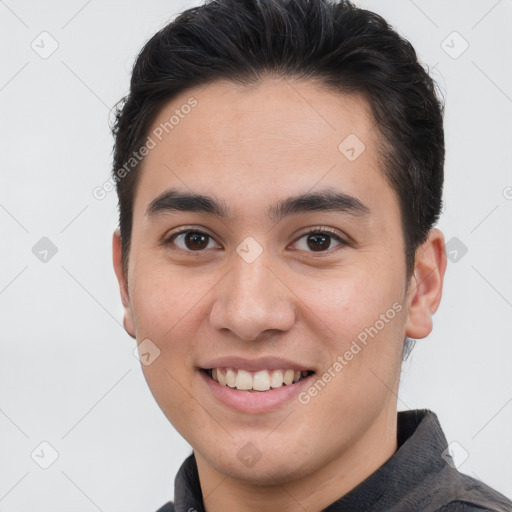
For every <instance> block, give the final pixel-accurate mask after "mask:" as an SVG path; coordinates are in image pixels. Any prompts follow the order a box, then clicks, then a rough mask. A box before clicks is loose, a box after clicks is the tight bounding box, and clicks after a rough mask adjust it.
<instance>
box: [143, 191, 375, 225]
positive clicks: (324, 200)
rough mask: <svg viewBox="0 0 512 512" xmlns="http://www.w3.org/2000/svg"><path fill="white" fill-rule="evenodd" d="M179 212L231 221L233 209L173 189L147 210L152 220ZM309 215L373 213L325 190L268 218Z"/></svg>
mask: <svg viewBox="0 0 512 512" xmlns="http://www.w3.org/2000/svg"><path fill="white" fill-rule="evenodd" d="M175 211H179V212H196V213H206V214H210V215H215V216H216V217H219V218H220V219H224V220H230V219H231V215H230V212H229V208H228V206H227V204H226V203H225V202H224V201H219V200H218V199H215V198H214V197H210V196H207V195H203V194H194V193H190V192H181V191H179V190H177V189H169V190H166V191H165V192H163V193H162V194H160V195H159V196H158V197H157V198H156V199H154V200H153V201H151V203H150V204H149V206H148V208H147V210H146V212H147V215H148V216H150V217H152V216H155V215H158V214H161V213H169V212H175ZM308 212H335V213H345V214H349V215H355V216H365V215H368V214H369V213H370V209H369V208H368V207H367V206H366V205H365V204H364V203H362V202H361V201H360V200H359V199H357V198H356V197H354V196H351V195H348V194H345V193H343V192H339V191H335V190H332V189H325V190H321V191H319V192H307V193H304V194H300V195H298V196H292V197H288V198H287V199H283V200H281V201H278V202H277V203H276V204H275V205H273V206H272V207H271V208H270V209H269V212H268V216H269V218H270V219H271V220H272V221H274V222H280V221H281V220H282V219H284V218H285V217H288V216H291V215H298V214H304V213H308Z"/></svg>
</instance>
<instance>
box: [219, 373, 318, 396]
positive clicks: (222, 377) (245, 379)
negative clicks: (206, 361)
mask: <svg viewBox="0 0 512 512" xmlns="http://www.w3.org/2000/svg"><path fill="white" fill-rule="evenodd" d="M210 375H211V377H212V379H213V380H215V381H217V382H218V383H219V384H221V385H222V386H226V385H227V386H229V387H230V388H236V389H241V390H250V389H254V390H256V391H267V390H268V389H270V388H279V387H281V386H282V385H283V383H284V384H286V385H290V384H292V383H294V382H297V381H299V380H300V379H301V378H302V377H305V376H307V375H308V372H307V371H302V372H301V371H300V370H260V371H257V372H248V371H246V370H238V369H236V368H213V369H212V370H211V373H210Z"/></svg>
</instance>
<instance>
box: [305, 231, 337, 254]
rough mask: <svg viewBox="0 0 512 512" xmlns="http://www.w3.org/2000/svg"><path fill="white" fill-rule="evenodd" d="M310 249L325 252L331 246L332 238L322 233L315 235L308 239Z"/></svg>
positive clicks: (309, 236)
mask: <svg viewBox="0 0 512 512" xmlns="http://www.w3.org/2000/svg"><path fill="white" fill-rule="evenodd" d="M307 244H308V247H309V248H310V249H311V250H313V251H324V250H327V249H329V246H330V245H331V236H330V235H324V234H322V233H313V234H311V235H308V237H307Z"/></svg>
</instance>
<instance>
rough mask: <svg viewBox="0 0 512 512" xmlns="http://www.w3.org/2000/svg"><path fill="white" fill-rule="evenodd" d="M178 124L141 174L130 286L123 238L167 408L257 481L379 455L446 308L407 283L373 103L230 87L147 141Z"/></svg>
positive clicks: (308, 89)
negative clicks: (436, 317) (435, 316)
mask: <svg viewBox="0 0 512 512" xmlns="http://www.w3.org/2000/svg"><path fill="white" fill-rule="evenodd" d="M191 98H193V100H191ZM194 102H196V103H194ZM192 103H194V107H193V108H184V105H187V104H189V105H192ZM177 111H179V112H180V113H181V115H178V117H179V122H177V123H176V124H173V126H172V130H171V129H169V127H168V131H169V133H168V134H167V135H165V130H164V132H163V134H164V135H165V136H161V139H162V140H161V141H159V140H158V137H155V136H153V139H154V140H155V142H156V145H155V147H154V148H152V149H151V150H150V152H149V154H148V155H147V156H146V157H145V159H144V161H143V164H142V167H141V171H140V172H141V175H140V180H139V183H138V186H137V191H136V195H135V201H134V210H133V231H132V239H131V249H130V254H129V262H128V270H127V274H126V275H124V274H123V273H122V270H121V264H120V245H119V239H118V237H117V235H116V236H115V237H114V260H115V266H116V271H117V275H118V278H119V280H120V284H121V290H122V296H123V302H124V305H125V311H126V313H125V327H126V329H127V330H128V332H129V333H130V334H132V335H133V336H134V337H136V338H137V343H139V344H141V345H140V347H143V349H142V352H143V353H146V354H151V355H146V356H145V357H146V359H147V362H150V361H151V360H152V359H153V358H154V357H155V356H158V357H156V358H155V359H154V361H152V362H151V364H147V365H143V366H142V368H143V371H144V375H145V377H146V380H147V382H148V384H149V387H150V388H151V391H152V393H153V395H154V397H155V399H156V401H157V402H158V404H159V406H160V407H161V409H162V410H163V412H164V413H165V415H166V416H167V418H168V419H169V421H170V422H171V423H172V424H173V425H174V427H175V428H176V429H177V430H178V431H179V432H180V433H181V435H182V436H183V437H184V438H185V439H186V440H187V442H188V443H189V444H190V445H191V446H192V448H193V449H194V451H195V454H196V458H197V460H198V464H201V465H202V467H208V468H209V469H210V470H211V471H216V472H219V473H222V474H231V476H233V477H235V478H239V479H241V480H244V481H247V482H253V483H265V482H266V483H274V484H275V483H277V482H286V481H290V480H292V479H296V478H299V477H301V476H304V475H308V474H312V473H314V472H315V471H317V470H318V469H319V468H322V467H325V466H326V465H328V464H329V463H331V462H333V461H335V460H338V459H340V458H343V457H345V456H348V454H349V453H350V452H351V451H352V452H353V451H354V450H355V448H356V447H363V446H366V447H367V448H368V443H366V445H365V439H367V438H368V437H369V436H370V435H371V432H374V431H376V429H377V426H379V425H380V426H383V425H385V424H388V423H389V420H390V418H392V417H393V416H394V415H395V414H396V396H395V393H396V391H397V389H398V381H399V375H400V364H401V351H402V345H403V340H404V336H405V335H406V334H408V335H412V336H414V337H422V335H426V333H427V331H429V326H428V325H427V324H428V322H429V321H428V319H427V320H425V319H426V318H427V317H429V314H430V313H431V312H432V310H435V307H436V306H437V304H436V303H435V300H433V299H432V297H433V296H434V295H436V294H435V293H434V292H433V291H432V290H430V288H429V287H428V286H427V284H428V282H429V281H428V280H427V281H426V283H427V284H425V283H424V284H423V285H422V286H423V288H421V287H419V288H418V286H415V284H416V285H417V283H415V279H417V277H418V274H417V275H415V276H413V277H412V278H411V282H410V283H408V281H407V278H406V273H405V256H404V240H403V233H402V229H401V221H400V209H399V205H398V202H397V199H396V196H395V193H394V191H393V190H392V188H391V187H390V185H389V184H388V182H387V181H386V179H385V177H384V174H383V171H382V167H381V164H380V155H379V133H378V132H377V130H376V128H375V124H374V122H373V119H372V117H371V112H370V109H369V106H368V104H367V102H366V101H365V100H364V99H363V98H362V97H360V96H356V95H350V96H349V95H343V94H340V93H339V92H332V91H329V90H326V89H324V88H322V87H321V86H320V85H318V84H314V83H312V82H300V81H293V80H287V81H285V80H278V79H270V78H269V79H265V80H264V81H262V82H260V83H259V84H258V85H257V86H251V87H247V86H238V85H235V84H232V83H230V82H223V81H219V82H215V83H213V84H211V85H209V86H208V87H207V88H203V89H199V88H198V89H190V90H188V91H186V92H185V93H183V94H182V95H181V96H179V97H177V98H174V99H173V101H172V102H171V103H169V104H168V105H166V106H165V107H164V108H163V109H162V110H161V112H160V113H159V115H158V117H157V118H156V119H155V121H154V124H153V126H152V128H151V130H150V132H149V135H151V134H152V133H153V134H154V133H159V134H160V132H161V131H162V130H161V126H163V124H164V123H165V122H168V121H169V119H170V118H171V116H173V114H177ZM159 127H160V131H158V130H159ZM155 130H157V131H156V132H155ZM184 195H185V196H186V197H184ZM197 196H204V197H202V198H198V197H197ZM427 252H428V251H427ZM427 252H425V254H427ZM434 252H435V251H434ZM429 254H433V252H432V251H431V252H430V253H429ZM426 259H427V260H428V259H429V258H426ZM430 260H432V258H430ZM430 260H429V261H430ZM427 266H428V265H426V267H427ZM431 266H433V264H432V265H431ZM426 267H425V268H426ZM425 275H426V271H425ZM429 279H432V277H430V278H429ZM418 290H420V291H421V290H422V291H423V294H424V295H427V296H429V297H431V298H430V299H428V300H427V299H424V300H423V302H421V300H422V299H421V297H420V298H418V294H416V295H415V293H416V292H417V291H418ZM429 294H430V295H429ZM419 295H421V293H420V294H419ZM437 295H439V293H437ZM437 295H436V297H437ZM418 304H419V305H418ZM415 308H416V309H417V310H418V308H419V313H418V311H416V313H415V312H414V311H415ZM427 310H429V311H427ZM158 351H159V352H158ZM211 370H213V371H211ZM303 372H304V373H303ZM306 372H307V373H306ZM219 374H220V375H219ZM283 378H284V379H285V382H287V383H286V384H284V383H283ZM298 378H300V380H298V381H296V382H292V381H293V380H296V379H298ZM215 379H216V380H217V381H219V380H220V382H217V381H216V380H215ZM226 379H227V384H224V381H225V380H226ZM288 379H290V380H288ZM281 384H282V385H281ZM232 386H236V387H238V388H246V389H236V388H233V387H232ZM269 386H270V388H269ZM274 386H275V387H274ZM251 387H253V388H256V389H259V390H252V391H251V390H247V388H251ZM268 388H269V389H268ZM265 389H267V390H266V391H265ZM360 453H361V452H360Z"/></svg>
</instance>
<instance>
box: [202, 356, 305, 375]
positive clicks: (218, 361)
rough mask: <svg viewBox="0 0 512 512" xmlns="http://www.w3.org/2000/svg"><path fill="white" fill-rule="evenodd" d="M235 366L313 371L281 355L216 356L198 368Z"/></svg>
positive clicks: (249, 368)
mask: <svg viewBox="0 0 512 512" xmlns="http://www.w3.org/2000/svg"><path fill="white" fill-rule="evenodd" d="M226 367H228V368H236V369H238V370H246V371H249V372H250V371H252V372H255V371H258V370H300V371H313V369H312V368H311V367H310V366H304V365H303V364H301V363H298V362H295V361H291V360H290V359H283V358H281V357H258V358H254V359H247V358H244V357H233V356H230V357H218V358H215V359H210V360H208V361H205V362H204V363H201V364H200V368H202V369H204V370H210V369H212V368H226Z"/></svg>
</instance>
